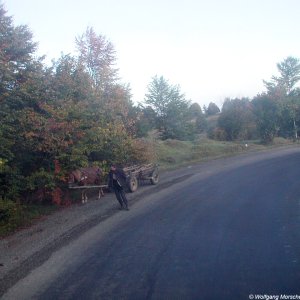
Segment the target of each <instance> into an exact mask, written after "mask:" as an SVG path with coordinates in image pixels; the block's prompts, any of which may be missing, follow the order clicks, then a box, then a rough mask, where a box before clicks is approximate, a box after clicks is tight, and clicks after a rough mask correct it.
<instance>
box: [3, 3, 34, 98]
mask: <svg viewBox="0 0 300 300" xmlns="http://www.w3.org/2000/svg"><path fill="white" fill-rule="evenodd" d="M6 14H7V12H6V11H5V9H4V8H3V5H1V4H0V102H2V101H3V100H4V98H7V97H8V96H9V95H10V94H11V93H12V92H13V91H15V90H16V89H19V88H20V87H21V86H22V85H24V84H26V82H27V80H29V78H28V76H27V74H28V71H31V70H30V68H31V67H32V63H33V55H34V53H35V51H36V48H37V44H36V43H34V42H33V41H32V33H31V32H30V30H29V29H28V27H27V26H24V25H21V26H16V27H14V25H13V20H12V17H9V16H7V15H6Z"/></svg>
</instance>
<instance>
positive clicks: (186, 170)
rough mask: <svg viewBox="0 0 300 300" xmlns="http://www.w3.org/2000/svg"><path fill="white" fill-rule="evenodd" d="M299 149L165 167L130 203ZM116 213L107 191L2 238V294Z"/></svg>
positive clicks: (132, 204)
mask: <svg viewBox="0 0 300 300" xmlns="http://www.w3.org/2000/svg"><path fill="white" fill-rule="evenodd" d="M299 149H300V148H299V147H288V148H284V149H282V148H280V149H272V150H270V151H264V152H255V153H246V154H242V155H239V156H237V157H230V158H222V159H217V160H213V161H208V162H205V163H201V164H198V165H193V166H186V167H182V168H180V169H177V170H173V171H168V172H167V171H166V172H163V173H162V174H161V180H160V182H159V184H158V185H156V186H151V185H148V184H147V185H145V186H142V187H140V188H139V189H138V191H137V192H136V193H134V194H128V199H129V205H130V206H133V209H134V203H135V202H136V201H138V200H139V199H142V198H145V197H146V196H148V195H150V194H152V193H156V192H157V191H159V190H162V189H165V188H169V187H171V186H172V185H174V184H176V183H178V182H182V181H184V180H185V179H188V178H189V177H191V176H193V174H195V173H198V174H199V173H201V174H202V175H203V176H204V177H206V176H210V175H212V174H215V173H217V172H220V171H222V170H224V169H228V168H233V167H236V166H237V165H238V166H242V165H245V164H249V163H253V162H255V161H256V160H257V159H264V158H265V159H269V158H272V157H276V156H278V155H282V153H294V152H299ZM116 213H123V214H126V211H119V210H118V202H117V201H116V199H115V197H114V195H113V194H106V195H105V196H104V197H103V198H101V199H100V200H96V199H90V200H89V202H88V203H87V204H78V205H74V206H71V207H69V208H66V209H63V210H60V211H58V212H56V213H54V214H52V215H49V216H47V217H45V218H44V219H42V220H40V221H39V222H37V223H36V224H34V225H33V226H32V227H30V228H25V229H23V230H21V231H19V232H17V233H16V234H14V235H12V236H9V237H7V238H4V239H2V240H0V264H1V266H0V297H1V295H2V294H3V293H4V292H5V291H6V290H7V289H8V288H9V287H11V286H12V285H14V284H15V283H16V282H17V281H18V280H20V279H21V278H23V277H25V276H26V275H27V274H28V273H29V272H30V271H31V270H32V269H34V268H36V267H38V266H39V265H41V264H42V263H43V262H45V261H46V260H47V259H48V258H49V257H50V256H51V254H52V253H53V252H54V251H57V250H58V249H60V248H61V247H63V246H65V245H67V244H68V243H70V242H72V241H73V240H75V239H76V238H78V237H79V236H80V235H81V234H83V233H84V232H85V231H87V230H89V229H90V228H92V227H94V226H96V225H98V224H100V223H101V222H103V221H104V220H106V219H107V218H109V217H110V216H112V215H113V214H116Z"/></svg>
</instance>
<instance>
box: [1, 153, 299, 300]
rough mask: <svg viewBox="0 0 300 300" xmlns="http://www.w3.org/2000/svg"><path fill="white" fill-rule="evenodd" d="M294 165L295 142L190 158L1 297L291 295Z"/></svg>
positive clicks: (295, 279)
mask: <svg viewBox="0 0 300 300" xmlns="http://www.w3.org/2000/svg"><path fill="white" fill-rule="evenodd" d="M237 159H238V158H237ZM219 163H220V164H221V162H219ZM217 164H218V162H215V167H216V166H217ZM299 166H300V149H296V150H295V149H294V150H292V151H282V153H281V154H280V155H276V156H273V157H270V158H268V156H267V155H266V154H265V153H264V154H261V155H257V156H256V159H255V160H254V161H251V163H248V164H247V163H245V164H236V165H234V164H233V165H232V166H227V167H225V168H224V167H221V165H220V168H219V172H218V171H217V170H218V168H215V169H214V171H213V172H210V170H209V168H207V169H206V170H205V174H206V175H205V176H204V171H203V170H202V171H201V170H200V169H197V168H196V169H194V170H193V176H186V180H184V181H182V182H179V183H178V184H176V185H174V186H171V187H169V188H166V189H163V190H160V191H159V190H158V192H157V193H156V194H151V195H149V196H144V199H142V200H140V201H139V202H136V203H135V204H134V205H133V206H132V208H131V210H130V211H129V212H127V211H120V212H119V213H117V214H115V215H114V216H112V217H111V218H109V219H108V220H106V221H104V222H102V223H100V224H99V225H97V226H95V227H94V228H92V229H91V230H89V231H88V232H86V233H85V234H84V235H82V236H81V237H80V238H79V239H77V240H76V241H74V242H72V243H71V244H70V245H67V246H65V247H63V248H62V249H60V250H59V251H57V252H55V253H53V255H52V256H51V257H50V259H49V260H48V261H47V262H45V263H44V264H43V265H41V266H40V267H38V268H37V269H35V270H33V271H32V272H31V273H30V274H29V275H28V276H27V277H26V278H24V279H22V280H20V281H19V282H18V283H17V284H16V285H15V286H13V287H12V288H11V289H10V290H9V291H8V292H7V293H6V294H5V295H4V296H3V299H32V298H34V299H43V300H45V299H249V295H282V294H285V295H297V294H298V295H299V297H300V284H299V283H300V206H299V204H300V184H299V179H300V168H299ZM250 297H251V296H250Z"/></svg>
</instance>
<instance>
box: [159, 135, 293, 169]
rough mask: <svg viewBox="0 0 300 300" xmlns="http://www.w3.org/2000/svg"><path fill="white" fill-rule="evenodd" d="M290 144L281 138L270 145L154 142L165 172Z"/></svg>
mask: <svg viewBox="0 0 300 300" xmlns="http://www.w3.org/2000/svg"><path fill="white" fill-rule="evenodd" d="M290 144H293V142H292V141H290V140H287V139H283V138H275V139H274V142H273V143H272V144H270V145H263V144H261V143H260V141H258V140H254V141H240V142H224V141H215V140H211V139H207V138H201V139H199V140H196V141H193V142H188V141H178V140H165V141H157V142H156V152H157V158H158V163H159V165H160V169H162V170H167V169H175V168H178V167H180V166H184V165H187V164H191V163H199V162H203V161H208V160H211V159H216V158H221V157H228V156H234V155H237V154H241V153H246V152H250V151H261V150H267V149H270V148H274V147H279V146H284V145H290Z"/></svg>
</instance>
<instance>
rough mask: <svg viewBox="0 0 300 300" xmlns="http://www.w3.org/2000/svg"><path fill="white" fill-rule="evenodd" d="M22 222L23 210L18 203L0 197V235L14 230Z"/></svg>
mask: <svg viewBox="0 0 300 300" xmlns="http://www.w3.org/2000/svg"><path fill="white" fill-rule="evenodd" d="M23 222H24V211H23V208H22V206H21V205H20V204H18V203H15V202H13V201H11V200H2V199H0V236H1V235H5V234H7V233H9V232H12V231H14V230H15V229H16V228H18V227H19V226H20V225H22V223H23Z"/></svg>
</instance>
